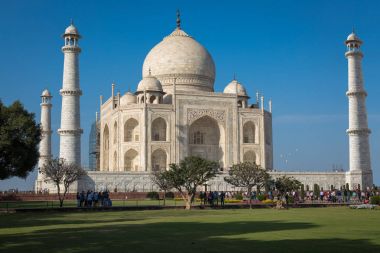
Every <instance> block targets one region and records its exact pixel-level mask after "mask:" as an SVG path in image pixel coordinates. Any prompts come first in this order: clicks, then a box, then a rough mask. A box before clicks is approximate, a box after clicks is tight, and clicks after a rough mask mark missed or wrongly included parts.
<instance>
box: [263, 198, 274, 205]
mask: <svg viewBox="0 0 380 253" xmlns="http://www.w3.org/2000/svg"><path fill="white" fill-rule="evenodd" d="M261 202H262V203H263V204H273V203H274V202H273V200H271V199H264V200H263V201H261Z"/></svg>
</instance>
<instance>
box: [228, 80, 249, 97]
mask: <svg viewBox="0 0 380 253" xmlns="http://www.w3.org/2000/svg"><path fill="white" fill-rule="evenodd" d="M223 92H224V93H230V94H236V92H237V94H238V95H239V96H245V97H247V96H248V95H247V91H246V90H245V88H244V86H243V85H242V84H241V83H239V82H238V81H237V80H232V82H230V83H229V84H228V85H227V86H226V88H224V91H223Z"/></svg>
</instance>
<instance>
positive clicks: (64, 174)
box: [41, 158, 87, 207]
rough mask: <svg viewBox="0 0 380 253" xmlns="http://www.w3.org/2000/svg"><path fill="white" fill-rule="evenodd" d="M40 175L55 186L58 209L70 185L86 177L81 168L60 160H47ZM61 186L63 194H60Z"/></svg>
mask: <svg viewBox="0 0 380 253" xmlns="http://www.w3.org/2000/svg"><path fill="white" fill-rule="evenodd" d="M41 173H42V174H43V175H44V176H45V180H46V181H51V182H53V183H54V184H55V185H56V186H57V193H58V198H59V206H60V207H62V206H63V201H64V199H65V196H66V194H67V192H68V190H69V187H70V185H71V184H72V183H74V182H75V181H77V180H79V179H81V178H82V177H83V176H85V175H87V172H86V171H85V170H84V169H83V168H82V167H81V166H79V165H77V164H74V163H67V162H65V160H64V159H62V158H56V159H51V160H49V161H48V162H47V163H46V164H44V166H43V167H42V168H41ZM61 185H62V186H63V193H61Z"/></svg>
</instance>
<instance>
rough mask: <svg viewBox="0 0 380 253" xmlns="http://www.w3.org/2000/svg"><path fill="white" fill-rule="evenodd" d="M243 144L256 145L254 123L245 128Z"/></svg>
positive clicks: (249, 123)
mask: <svg viewBox="0 0 380 253" xmlns="http://www.w3.org/2000/svg"><path fill="white" fill-rule="evenodd" d="M243 143H255V124H254V123H253V122H252V121H248V122H246V123H245V124H244V126H243Z"/></svg>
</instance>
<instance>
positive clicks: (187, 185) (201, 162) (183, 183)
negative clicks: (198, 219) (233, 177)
mask: <svg viewBox="0 0 380 253" xmlns="http://www.w3.org/2000/svg"><path fill="white" fill-rule="evenodd" d="M169 167H170V169H169V170H168V171H165V172H163V173H164V174H165V177H166V178H167V180H168V182H170V184H171V185H172V186H173V188H174V189H176V190H178V192H179V193H180V194H181V197H182V199H183V200H184V202H185V205H186V209H188V210H190V209H191V204H192V203H193V201H194V197H195V194H196V191H197V187H198V186H200V185H203V184H205V183H206V182H207V181H208V180H210V179H212V178H214V177H215V176H216V175H217V174H218V167H219V166H218V163H217V162H214V161H208V160H206V159H203V158H201V157H197V156H190V157H186V158H185V159H184V160H182V161H181V162H180V163H179V165H177V164H174V163H172V164H170V166H169Z"/></svg>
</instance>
